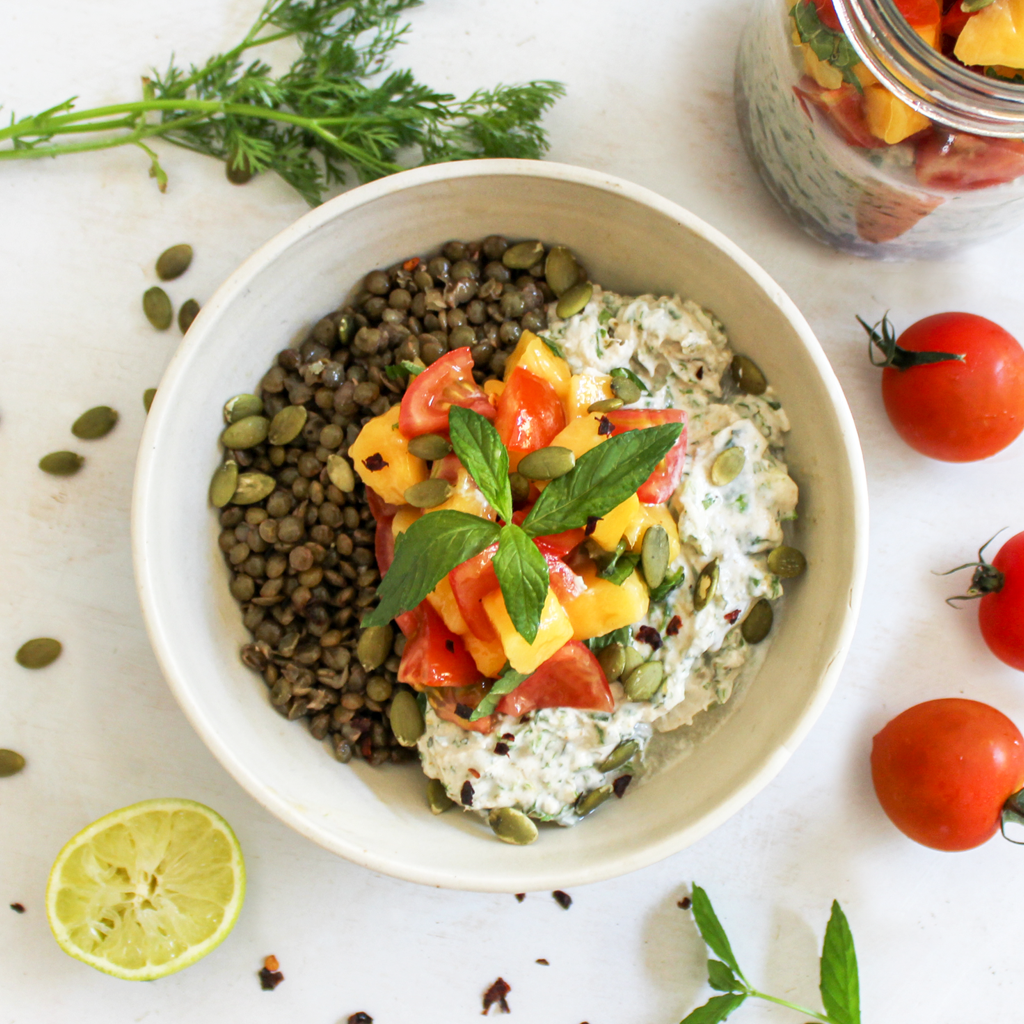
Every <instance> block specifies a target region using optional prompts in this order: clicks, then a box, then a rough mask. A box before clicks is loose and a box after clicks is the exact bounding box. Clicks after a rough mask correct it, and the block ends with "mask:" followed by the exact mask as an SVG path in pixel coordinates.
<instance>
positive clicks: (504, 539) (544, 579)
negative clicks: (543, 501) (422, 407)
mask: <svg viewBox="0 0 1024 1024" xmlns="http://www.w3.org/2000/svg"><path fill="white" fill-rule="evenodd" d="M453 408H454V407H453ZM481 419H483V417H481ZM494 571H495V572H496V573H497V574H498V585H499V586H500V587H501V596H502V597H504V598H505V610H506V611H507V612H508V617H509V618H510V619H511V620H512V625H513V626H515V627H516V632H517V633H518V634H519V635H520V636H521V637H522V638H523V639H524V640H525V641H526V642H527V643H528V644H532V643H533V641H534V640H536V639H537V629H538V628H539V626H540V616H541V612H543V610H544V601H545V599H546V598H547V596H548V584H549V580H548V564H547V562H545V561H544V556H543V555H542V554H541V553H540V549H539V548H538V547H537V545H536V544H534V543H533V541H532V540H530V538H529V536H528V535H527V534H526V532H525V531H524V530H523V529H522V527H519V526H512V525H509V526H505V527H502V530H501V536H500V537H499V538H498V550H497V552H496V553H495V555H494Z"/></svg>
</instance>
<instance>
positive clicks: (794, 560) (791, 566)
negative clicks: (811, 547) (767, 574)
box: [768, 544, 807, 580]
mask: <svg viewBox="0 0 1024 1024" xmlns="http://www.w3.org/2000/svg"><path fill="white" fill-rule="evenodd" d="M806 568H807V559H806V558H804V554H803V552H802V551H799V550H798V549H797V548H791V547H787V546H786V545H785V544H783V545H782V547H778V548H776V549H775V550H774V551H770V552H769V553H768V569H769V570H770V571H771V572H773V573H775V575H776V576H780V577H781V578H782V579H784V580H791V579H793V578H794V577H796V576H799V575H800V574H801V573H802V572H803V571H804V569H806Z"/></svg>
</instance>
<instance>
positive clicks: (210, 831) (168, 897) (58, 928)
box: [46, 798, 245, 981]
mask: <svg viewBox="0 0 1024 1024" xmlns="http://www.w3.org/2000/svg"><path fill="white" fill-rule="evenodd" d="M244 899H245V863H244V860H243V858H242V851H241V847H240V846H239V844H238V839H237V838H236V837H235V834H234V832H233V831H232V829H231V826H230V825H229V824H228V823H227V822H226V821H225V820H224V819H223V818H222V817H221V816H220V815H219V814H217V812H216V811H214V810H211V809H210V808H209V807H206V806H205V805H204V804H200V803H196V802H195V801H192V800H181V799H171V798H166V799H157V800H145V801H143V802H142V803H138V804H133V805H131V806H130V807H124V808H122V809H121V810H118V811H114V812H112V813H111V814H108V815H105V816H104V817H102V818H100V819H99V820H98V821H94V822H93V823H92V824H91V825H89V826H88V827H86V828H85V829H83V830H82V831H81V832H79V833H78V834H77V835H75V836H74V837H73V838H72V839H71V840H69V841H68V843H66V844H65V846H64V848H63V849H62V850H61V851H60V853H59V854H58V856H57V859H56V861H55V862H54V865H53V868H52V869H51V871H50V878H49V881H48V883H47V888H46V914H47V918H48V919H49V922H50V928H51V930H52V931H53V934H54V937H55V938H56V940H57V943H58V945H59V946H60V947H61V949H63V950H64V952H65V953H67V954H68V955H69V956H72V957H74V958H75V959H76V960H81V961H82V962H83V963H86V964H89V966H90V967H95V968H96V969H97V970H99V971H103V972H104V973H106V974H111V975H113V976H114V977H117V978H123V979H125V980H129V981H152V980H154V979H156V978H162V977H165V976H166V975H168V974H173V973H174V972H176V971H180V970H181V969H182V968H185V967H188V966H190V965H191V964H194V963H195V962H196V961H197V960H200V959H201V958H202V957H204V956H206V954H207V953H209V952H210V951H211V950H213V949H214V948H216V947H217V946H218V945H220V943H221V942H222V941H223V940H224V939H225V938H226V937H227V935H228V933H229V932H230V931H231V929H232V928H233V927H234V925H235V922H236V920H237V919H238V915H239V913H240V911H241V909H242V902H243V900H244Z"/></svg>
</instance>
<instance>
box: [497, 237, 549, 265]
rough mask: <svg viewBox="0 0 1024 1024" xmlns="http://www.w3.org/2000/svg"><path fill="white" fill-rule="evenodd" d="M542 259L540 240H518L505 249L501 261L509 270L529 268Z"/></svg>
mask: <svg viewBox="0 0 1024 1024" xmlns="http://www.w3.org/2000/svg"><path fill="white" fill-rule="evenodd" d="M542 259H544V246H543V245H542V244H541V243H540V242H520V243H519V244H518V245H513V246H511V247H510V248H508V249H506V250H505V252H504V253H503V254H502V257H501V262H502V263H504V264H505V266H506V267H508V268H509V269H510V270H529V269H530V267H532V266H533V265H534V264H535V263H539V262H540V261H541V260H542Z"/></svg>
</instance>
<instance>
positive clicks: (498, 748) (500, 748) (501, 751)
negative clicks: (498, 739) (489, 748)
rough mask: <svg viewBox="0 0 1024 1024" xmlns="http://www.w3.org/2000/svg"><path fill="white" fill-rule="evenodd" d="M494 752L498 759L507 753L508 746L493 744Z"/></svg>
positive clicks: (505, 744)
mask: <svg viewBox="0 0 1024 1024" xmlns="http://www.w3.org/2000/svg"><path fill="white" fill-rule="evenodd" d="M494 752H495V753H496V754H497V755H498V756H499V757H504V756H505V755H506V754H507V753H508V744H507V743H495V744H494Z"/></svg>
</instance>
